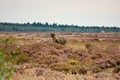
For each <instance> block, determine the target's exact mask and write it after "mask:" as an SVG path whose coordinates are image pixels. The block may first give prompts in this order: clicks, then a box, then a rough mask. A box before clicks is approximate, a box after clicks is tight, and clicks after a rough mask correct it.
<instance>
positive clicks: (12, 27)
mask: <svg viewBox="0 0 120 80" xmlns="http://www.w3.org/2000/svg"><path fill="white" fill-rule="evenodd" d="M0 31H9V32H103V31H104V32H120V27H109V26H102V27H100V26H78V25H67V24H57V23H53V24H49V23H47V22H46V23H40V22H33V23H8V22H0Z"/></svg>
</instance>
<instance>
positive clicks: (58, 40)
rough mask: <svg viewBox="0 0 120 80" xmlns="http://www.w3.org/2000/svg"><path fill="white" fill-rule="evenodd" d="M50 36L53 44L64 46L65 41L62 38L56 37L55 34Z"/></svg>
mask: <svg viewBox="0 0 120 80" xmlns="http://www.w3.org/2000/svg"><path fill="white" fill-rule="evenodd" d="M50 35H51V37H52V39H53V42H55V43H58V44H62V45H64V44H65V43H66V40H65V39H64V38H62V37H59V38H58V37H56V36H55V33H51V34H50Z"/></svg>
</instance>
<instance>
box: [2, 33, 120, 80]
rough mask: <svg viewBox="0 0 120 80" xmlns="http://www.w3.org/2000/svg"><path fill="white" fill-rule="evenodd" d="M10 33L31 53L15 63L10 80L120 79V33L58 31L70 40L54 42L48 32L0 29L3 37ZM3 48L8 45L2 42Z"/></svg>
mask: <svg viewBox="0 0 120 80" xmlns="http://www.w3.org/2000/svg"><path fill="white" fill-rule="evenodd" d="M11 35H12V37H14V38H15V39H17V45H19V48H20V50H21V51H20V52H21V53H24V54H26V55H28V57H29V61H28V62H27V63H26V61H21V62H22V63H20V64H19V65H16V66H17V67H16V70H15V73H14V75H13V77H12V78H11V80H119V79H120V77H119V75H120V74H119V72H120V71H119V68H117V67H118V66H119V65H120V36H119V33H90V34H88V33H57V34H56V36H58V37H64V38H65V39H66V40H67V43H66V44H65V45H61V44H57V43H54V42H52V39H51V38H50V34H49V33H0V39H1V40H2V39H3V38H4V37H9V36H11ZM7 47H8V46H7ZM9 47H10V49H11V45H9ZM9 47H8V48H9ZM0 48H3V49H5V48H4V46H3V44H0ZM12 49H15V47H12ZM8 51H9V50H8ZM8 51H7V50H6V52H8ZM21 59H22V58H21ZM21 59H20V60H21ZM23 60H24V59H23ZM25 63H26V64H25ZM114 71H116V73H114ZM16 76H17V77H16Z"/></svg>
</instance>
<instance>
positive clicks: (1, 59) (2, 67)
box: [0, 50, 14, 80]
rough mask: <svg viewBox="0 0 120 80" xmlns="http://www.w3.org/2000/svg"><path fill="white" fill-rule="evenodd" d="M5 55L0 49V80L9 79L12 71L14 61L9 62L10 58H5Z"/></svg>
mask: <svg viewBox="0 0 120 80" xmlns="http://www.w3.org/2000/svg"><path fill="white" fill-rule="evenodd" d="M11 56H12V55H11ZM6 57H7V55H6V54H4V53H3V51H2V50H0V80H9V79H10V78H11V77H12V73H13V71H14V63H12V62H11V60H12V58H10V60H6Z"/></svg>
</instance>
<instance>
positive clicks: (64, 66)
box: [50, 60, 87, 74]
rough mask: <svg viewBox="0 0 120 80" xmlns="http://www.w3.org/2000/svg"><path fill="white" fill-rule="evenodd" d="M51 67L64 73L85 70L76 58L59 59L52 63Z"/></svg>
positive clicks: (83, 72)
mask: <svg viewBox="0 0 120 80" xmlns="http://www.w3.org/2000/svg"><path fill="white" fill-rule="evenodd" d="M50 67H51V69H53V70H56V71H60V72H64V73H65V74H86V73H87V70H86V69H85V68H84V66H83V65H82V63H80V62H79V61H77V60H69V61H61V62H58V63H54V64H52V65H51V66H50Z"/></svg>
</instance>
